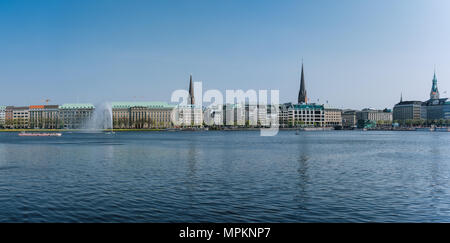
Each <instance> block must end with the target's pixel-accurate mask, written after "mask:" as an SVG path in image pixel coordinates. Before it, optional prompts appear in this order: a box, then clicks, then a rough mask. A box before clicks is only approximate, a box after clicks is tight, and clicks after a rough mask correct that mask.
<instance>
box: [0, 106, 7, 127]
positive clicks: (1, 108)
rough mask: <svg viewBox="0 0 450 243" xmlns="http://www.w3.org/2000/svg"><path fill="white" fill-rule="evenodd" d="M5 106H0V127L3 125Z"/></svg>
mask: <svg viewBox="0 0 450 243" xmlns="http://www.w3.org/2000/svg"><path fill="white" fill-rule="evenodd" d="M5 114H6V106H4V105H0V126H2V127H3V126H4V125H5Z"/></svg>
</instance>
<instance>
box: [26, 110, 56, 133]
mask: <svg viewBox="0 0 450 243" xmlns="http://www.w3.org/2000/svg"><path fill="white" fill-rule="evenodd" d="M29 113H30V117H29V121H30V128H45V129H56V128H58V126H59V106H58V105H31V106H29Z"/></svg>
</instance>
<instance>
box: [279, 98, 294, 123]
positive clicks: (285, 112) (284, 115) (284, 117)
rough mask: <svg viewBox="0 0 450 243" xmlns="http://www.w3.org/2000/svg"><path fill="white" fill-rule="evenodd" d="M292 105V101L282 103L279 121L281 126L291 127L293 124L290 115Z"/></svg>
mask: <svg viewBox="0 0 450 243" xmlns="http://www.w3.org/2000/svg"><path fill="white" fill-rule="evenodd" d="M291 106H292V103H285V104H281V105H280V106H279V110H278V123H279V124H280V127H289V126H291V123H292V121H291V119H292V118H289V117H290V110H289V109H290V107H291Z"/></svg>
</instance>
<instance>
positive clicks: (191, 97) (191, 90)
mask: <svg viewBox="0 0 450 243" xmlns="http://www.w3.org/2000/svg"><path fill="white" fill-rule="evenodd" d="M188 102H189V105H194V104H195V98H194V85H192V74H191V76H190V81H189V99H188Z"/></svg>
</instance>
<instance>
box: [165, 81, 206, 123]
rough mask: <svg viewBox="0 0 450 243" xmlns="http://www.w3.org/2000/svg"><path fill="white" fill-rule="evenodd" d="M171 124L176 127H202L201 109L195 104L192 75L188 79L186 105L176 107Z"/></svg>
mask: <svg viewBox="0 0 450 243" xmlns="http://www.w3.org/2000/svg"><path fill="white" fill-rule="evenodd" d="M171 118H172V122H173V123H174V125H175V126H177V127H200V126H203V107H201V106H198V105H196V104H195V97H194V85H193V83H192V75H190V77H189V94H188V102H187V104H181V105H177V106H176V107H175V108H174V110H173V112H172V116H171Z"/></svg>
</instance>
